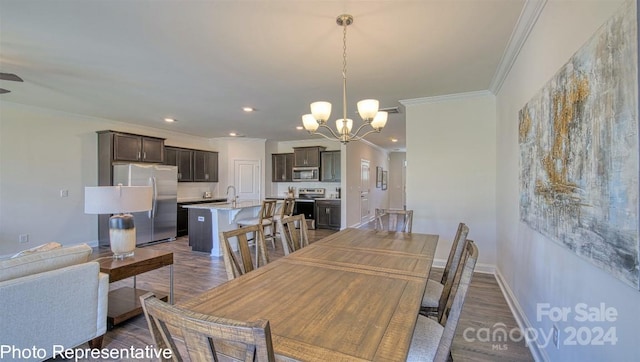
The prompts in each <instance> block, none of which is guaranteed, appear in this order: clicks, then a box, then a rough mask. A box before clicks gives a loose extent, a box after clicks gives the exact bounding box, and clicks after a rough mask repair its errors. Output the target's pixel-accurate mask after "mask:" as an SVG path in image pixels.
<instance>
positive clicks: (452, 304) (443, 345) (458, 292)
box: [433, 240, 478, 361]
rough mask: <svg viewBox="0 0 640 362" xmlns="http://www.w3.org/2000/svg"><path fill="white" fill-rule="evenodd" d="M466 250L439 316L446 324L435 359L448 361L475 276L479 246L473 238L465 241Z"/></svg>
mask: <svg viewBox="0 0 640 362" xmlns="http://www.w3.org/2000/svg"><path fill="white" fill-rule="evenodd" d="M465 245H466V247H465V252H464V253H463V256H462V265H464V267H463V268H462V269H461V271H460V273H456V274H457V276H456V278H455V280H454V283H455V284H456V287H455V288H454V290H453V292H452V294H451V295H450V297H449V299H450V300H449V302H448V303H447V308H446V311H445V313H444V315H443V316H442V317H440V318H439V322H440V324H441V325H443V326H444V331H443V332H442V337H441V338H440V343H439V344H438V350H437V351H436V355H435V358H434V359H433V360H434V361H447V360H448V357H449V353H450V352H451V345H452V344H453V337H454V335H455V333H456V327H457V325H458V321H459V320H460V314H461V313H462V306H463V305H464V299H465V297H466V295H467V291H468V290H469V284H470V283H471V278H472V277H473V270H474V269H475V267H476V261H477V260H478V247H477V246H476V244H475V243H474V242H473V241H472V240H468V241H467V242H466V243H465Z"/></svg>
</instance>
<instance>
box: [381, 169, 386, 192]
mask: <svg viewBox="0 0 640 362" xmlns="http://www.w3.org/2000/svg"><path fill="white" fill-rule="evenodd" d="M382 189H383V190H386V189H387V171H382Z"/></svg>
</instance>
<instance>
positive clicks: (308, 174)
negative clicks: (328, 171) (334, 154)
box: [293, 167, 320, 181]
mask: <svg viewBox="0 0 640 362" xmlns="http://www.w3.org/2000/svg"><path fill="white" fill-rule="evenodd" d="M293 181H320V168H318V167H294V168H293Z"/></svg>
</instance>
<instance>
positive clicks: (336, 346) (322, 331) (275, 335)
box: [179, 229, 438, 361]
mask: <svg viewBox="0 0 640 362" xmlns="http://www.w3.org/2000/svg"><path fill="white" fill-rule="evenodd" d="M437 242H438V236H437V235H429V234H418V233H412V234H407V233H395V232H386V231H376V230H361V229H345V230H342V231H340V232H338V233H335V234H332V235H330V236H328V237H326V238H324V239H321V240H319V241H317V242H315V243H313V244H311V245H309V246H307V247H305V248H302V249H300V250H298V251H296V252H294V253H291V254H289V255H288V256H285V257H283V258H280V259H278V260H276V261H274V262H272V263H270V264H267V265H266V266H263V267H261V268H258V269H256V270H254V271H252V272H250V273H247V274H245V275H243V276H241V277H239V278H236V279H234V280H231V281H229V282H226V283H224V284H222V285H220V286H218V287H216V288H213V289H210V290H208V291H205V292H204V293H202V294H200V295H198V296H196V297H194V298H192V299H190V300H188V301H186V302H183V303H180V304H179V306H180V307H182V308H185V309H188V310H192V311H195V312H199V313H203V314H208V315H213V316H216V317H224V318H229V319H234V320H239V321H254V320H257V319H265V320H269V322H270V325H271V335H272V340H273V347H274V350H275V353H276V354H279V355H283V356H286V357H289V358H294V359H297V360H301V361H340V360H349V361H404V360H405V359H406V356H407V352H408V350H409V345H410V342H411V337H412V334H413V328H414V326H415V323H416V318H417V315H418V312H419V309H420V303H421V301H422V296H423V294H424V289H425V286H426V281H427V278H428V276H429V271H430V269H431V264H432V262H433V257H434V254H435V250H436V246H437Z"/></svg>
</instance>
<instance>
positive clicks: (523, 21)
mask: <svg viewBox="0 0 640 362" xmlns="http://www.w3.org/2000/svg"><path fill="white" fill-rule="evenodd" d="M546 4H547V0H526V2H525V4H524V7H523V8H522V12H521V13H520V17H519V18H518V22H517V23H516V26H515V27H514V28H513V32H512V33H511V38H509V43H508V44H507V48H506V49H505V50H504V53H503V54H502V58H501V59H500V63H499V64H498V69H497V70H496V72H495V74H494V75H493V79H492V80H491V84H490V85H489V90H490V91H491V92H492V93H493V94H498V92H499V91H500V88H502V84H503V83H504V81H505V79H507V76H508V75H509V72H510V71H511V67H513V63H515V61H516V59H517V58H518V54H520V50H522V47H523V46H524V43H525V42H526V40H527V38H528V37H529V34H531V30H532V29H533V27H534V25H535V24H536V22H537V21H538V17H539V16H540V13H541V12H542V9H543V8H544V7H545V5H546Z"/></svg>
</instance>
